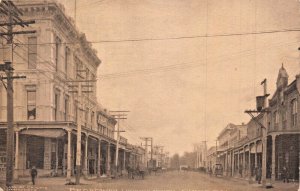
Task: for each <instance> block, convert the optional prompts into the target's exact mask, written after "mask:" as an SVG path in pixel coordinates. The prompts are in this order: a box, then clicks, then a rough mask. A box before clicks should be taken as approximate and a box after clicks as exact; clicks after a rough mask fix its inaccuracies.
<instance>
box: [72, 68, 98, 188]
mask: <svg viewBox="0 0 300 191" xmlns="http://www.w3.org/2000/svg"><path fill="white" fill-rule="evenodd" d="M77 72H81V71H77ZM67 82H71V83H73V82H76V83H78V85H70V86H69V87H71V88H72V87H77V88H78V89H77V90H71V91H69V92H70V93H77V94H78V95H77V96H78V105H77V111H76V114H77V117H76V118H77V121H76V123H77V137H76V178H75V184H76V185H79V184H80V176H81V168H82V167H81V142H82V141H81V128H82V127H81V126H82V111H83V107H82V105H83V96H82V93H90V92H92V91H89V90H82V88H84V87H88V88H89V87H90V85H82V83H84V82H96V80H84V79H83V80H71V81H67Z"/></svg>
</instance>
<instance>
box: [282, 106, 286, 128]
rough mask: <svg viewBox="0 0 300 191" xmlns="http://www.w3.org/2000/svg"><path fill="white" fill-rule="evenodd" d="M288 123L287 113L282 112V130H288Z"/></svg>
mask: <svg viewBox="0 0 300 191" xmlns="http://www.w3.org/2000/svg"><path fill="white" fill-rule="evenodd" d="M286 121H287V111H286V110H284V111H282V128H283V129H285V128H286Z"/></svg>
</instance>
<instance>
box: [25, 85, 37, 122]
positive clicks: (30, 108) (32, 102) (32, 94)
mask: <svg viewBox="0 0 300 191" xmlns="http://www.w3.org/2000/svg"><path fill="white" fill-rule="evenodd" d="M27 119H28V120H34V119H36V90H27Z"/></svg>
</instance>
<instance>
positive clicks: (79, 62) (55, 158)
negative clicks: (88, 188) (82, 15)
mask: <svg viewBox="0 0 300 191" xmlns="http://www.w3.org/2000/svg"><path fill="white" fill-rule="evenodd" d="M14 3H15V4H16V5H17V6H18V8H19V9H20V10H21V11H22V13H23V16H22V19H24V20H35V21H36V24H33V25H31V26H30V30H36V33H35V34H22V35H17V36H15V38H14V43H16V44H18V46H17V47H16V48H15V49H14V55H13V57H14V60H13V67H14V69H15V71H14V75H26V79H18V80H14V121H15V124H14V130H15V169H14V176H15V178H18V177H19V176H28V175H29V169H30V168H31V167H32V166H36V167H37V169H38V171H39V175H40V176H43V175H45V176H49V175H53V176H54V175H55V176H66V177H67V179H70V178H71V176H72V175H74V174H75V173H76V171H75V170H74V169H75V165H76V160H77V159H76V137H77V124H78V122H80V124H81V129H82V131H81V137H82V138H81V140H82V141H81V144H82V145H81V166H82V173H83V174H84V175H85V176H97V175H98V176H100V175H102V174H107V175H110V173H111V170H112V167H113V164H115V162H114V160H115V153H116V140H115V139H114V130H115V125H116V123H117V121H116V120H115V119H114V118H113V116H111V115H109V113H108V112H107V111H106V110H105V109H104V108H103V107H102V106H101V105H100V104H99V103H98V102H97V97H96V92H97V91H96V72H97V69H98V67H99V65H100V64H101V60H100V59H99V58H98V57H97V53H96V51H95V50H94V49H93V48H92V47H91V45H90V44H89V43H88V41H87V39H86V37H85V35H84V34H83V33H80V32H79V31H78V30H77V28H76V27H75V25H74V23H73V21H72V19H70V18H69V17H68V16H66V14H65V13H64V8H63V7H62V6H61V5H60V4H57V3H54V2H53V1H40V2H39V1H27V0H22V1H14ZM1 40H3V41H4V42H3V43H4V44H5V43H6V42H5V40H4V39H1ZM1 46H2V45H1ZM3 48H4V47H2V50H4V49H3ZM5 56H6V55H5V51H1V52H0V59H1V61H2V60H5V59H6V58H5ZM79 84H80V85H81V89H82V91H81V92H82V95H81V96H79V95H80V94H79V92H80V88H79ZM0 99H1V100H0V178H3V177H4V176H5V168H6V166H5V165H6V164H5V156H6V115H7V112H6V103H7V101H6V90H5V87H4V86H3V84H0ZM120 144H121V146H120V147H119V148H120V154H119V159H120V161H124V162H123V163H119V164H122V166H121V167H119V168H121V169H125V161H126V160H125V159H126V158H128V157H129V155H130V153H129V150H128V149H126V144H127V140H126V139H125V138H124V141H121V142H120ZM122 159H124V160H122Z"/></svg>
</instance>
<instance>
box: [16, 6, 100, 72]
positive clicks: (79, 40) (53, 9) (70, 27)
mask: <svg viewBox="0 0 300 191" xmlns="http://www.w3.org/2000/svg"><path fill="white" fill-rule="evenodd" d="M16 4H17V6H18V7H19V9H20V10H21V11H22V12H23V14H24V17H29V18H30V17H31V18H32V17H34V19H36V20H39V19H41V20H51V21H52V22H53V23H54V26H55V27H56V28H57V29H58V30H59V31H60V32H61V33H63V35H64V37H65V39H67V41H68V42H69V43H70V44H72V46H73V45H75V44H79V48H80V52H82V53H83V56H84V57H85V59H86V60H87V61H88V62H89V63H90V64H92V65H93V67H94V68H95V69H96V68H97V67H98V66H99V65H100V63H101V60H100V59H99V58H98V56H97V52H96V50H95V49H93V48H92V46H91V44H90V43H89V42H88V41H87V39H86V36H85V34H84V33H81V32H79V30H78V29H77V28H76V26H75V24H74V21H73V20H72V18H70V17H68V16H66V14H65V13H64V8H63V6H62V5H60V4H57V3H54V2H40V3H30V2H26V3H16ZM75 47H76V46H75Z"/></svg>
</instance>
